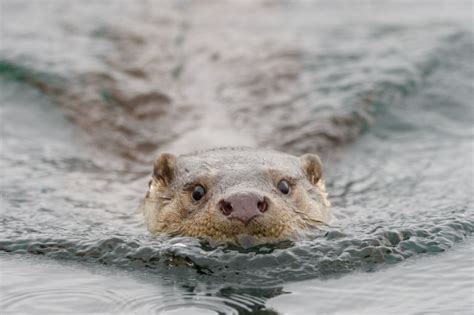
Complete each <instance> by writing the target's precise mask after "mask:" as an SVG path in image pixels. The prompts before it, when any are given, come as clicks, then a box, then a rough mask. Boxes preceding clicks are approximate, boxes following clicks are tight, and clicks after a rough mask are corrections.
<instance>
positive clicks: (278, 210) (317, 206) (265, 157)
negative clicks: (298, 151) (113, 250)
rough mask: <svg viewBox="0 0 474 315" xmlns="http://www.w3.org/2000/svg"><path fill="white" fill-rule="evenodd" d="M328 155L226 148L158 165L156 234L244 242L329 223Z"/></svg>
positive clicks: (150, 204) (153, 194)
mask: <svg viewBox="0 0 474 315" xmlns="http://www.w3.org/2000/svg"><path fill="white" fill-rule="evenodd" d="M321 174H322V167H321V162H320V159H319V158H318V156H317V155H314V154H305V155H303V156H301V157H296V156H293V155H289V154H285V153H281V152H277V151H270V150H258V149H250V148H219V149H213V150H208V151H203V152H196V153H192V154H187V155H180V156H178V157H176V156H174V155H172V154H167V153H164V154H162V155H160V156H159V157H158V159H157V160H156V162H155V165H154V171H153V177H152V180H151V181H150V185H149V191H148V193H147V194H146V197H145V200H144V202H143V205H142V208H141V209H142V210H143V213H144V215H145V220H146V223H147V226H148V229H149V230H150V231H151V232H152V233H167V234H171V235H180V236H192V237H200V238H204V239H208V240H211V241H215V242H228V243H235V244H242V243H244V242H247V241H248V240H251V242H252V243H254V244H255V243H266V242H274V241H280V240H284V239H288V238H290V237H292V236H294V235H295V234H297V233H298V232H301V231H304V230H306V229H309V228H312V227H315V226H318V225H320V224H323V223H327V222H328V221H329V217H330V215H329V207H330V203H329V201H328V199H327V194H326V189H325V186H324V182H323V180H322V179H321Z"/></svg>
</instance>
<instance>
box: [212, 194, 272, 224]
mask: <svg viewBox="0 0 474 315" xmlns="http://www.w3.org/2000/svg"><path fill="white" fill-rule="evenodd" d="M267 208H268V204H267V201H266V199H265V197H263V196H261V195H259V194H257V193H253V192H252V193H237V194H233V195H230V196H229V197H227V198H225V199H222V200H221V201H219V209H220V211H221V212H222V213H223V214H224V215H225V216H226V217H227V218H228V219H237V220H239V221H241V222H242V223H243V224H245V225H247V224H248V223H249V222H250V221H251V220H252V219H254V218H255V217H257V216H259V215H261V214H262V213H264V212H265V211H267Z"/></svg>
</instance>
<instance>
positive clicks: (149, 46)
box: [0, 1, 474, 314]
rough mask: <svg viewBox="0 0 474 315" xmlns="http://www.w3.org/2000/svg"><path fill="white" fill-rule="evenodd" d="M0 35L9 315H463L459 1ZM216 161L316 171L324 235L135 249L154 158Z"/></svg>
mask: <svg viewBox="0 0 474 315" xmlns="http://www.w3.org/2000/svg"><path fill="white" fill-rule="evenodd" d="M380 12H383V15H382V14H381V13H380ZM1 18H2V26H1V28H0V30H1V38H2V42H1V45H0V77H1V79H0V80H1V83H0V104H1V105H2V106H1V112H0V114H1V118H0V119H1V122H2V123H1V139H2V143H1V159H0V163H1V170H2V180H1V181H0V187H1V192H2V195H1V196H2V202H1V205H2V207H1V209H2V214H1V220H2V224H1V227H0V228H1V234H0V235H1V236H0V250H1V251H0V261H1V270H2V272H1V289H0V290H1V291H0V292H1V296H2V298H1V301H0V309H1V310H2V311H3V312H5V313H15V312H22V313H25V312H26V313H31V314H44V313H55V312H56V313H74V312H76V313H93V312H95V313H127V314H129V313H137V314H143V313H166V314H216V313H217V314H227V313H229V314H250V313H256V314H278V313H282V314H315V313H317V312H323V313H338V314H344V313H356V314H360V313H397V314H399V313H423V312H440V313H460V314H467V313H471V312H472V309H473V308H474V299H473V284H474V281H473V280H474V279H473V276H472V274H473V272H472V271H473V270H472V266H473V246H472V245H473V242H472V232H473V229H474V218H473V197H472V191H474V189H473V188H474V187H473V186H474V183H473V178H474V177H473V175H474V174H473V173H474V168H473V134H474V129H473V127H472V126H473V118H474V112H473V106H472V102H471V100H472V98H473V96H474V95H473V85H472V84H473V80H472V79H473V74H474V67H473V60H472V51H473V43H474V42H473V36H472V35H473V32H472V31H473V30H472V18H473V17H472V3H470V2H457V3H454V4H453V3H448V2H440V1H438V2H436V1H434V2H420V3H418V4H407V3H405V2H391V1H390V2H388V1H387V2H383V3H371V2H359V3H353V4H350V3H330V2H327V3H326V2H318V3H316V4H313V3H300V4H296V3H294V2H285V1H280V2H265V1H263V2H249V3H243V2H235V3H234V2H232V3H227V4H220V3H217V2H212V1H211V2H205V3H202V2H200V3H197V2H190V1H179V2H159V3H158V2H152V1H150V2H145V1H144V2H133V3H132V2H118V3H108V2H101V3H93V4H92V3H88V4H83V3H80V2H72V3H71V2H68V3H67V4H66V3H62V2H59V1H49V2H42V3H29V2H21V1H3V2H2V3H1ZM19 21H21V23H20V22H19ZM228 143H233V144H245V145H258V146H264V147H273V148H277V149H280V150H283V151H286V152H290V153H294V154H300V153H302V152H312V151H315V150H316V151H317V152H320V153H321V154H322V156H323V161H324V164H325V170H326V176H327V182H328V190H329V192H330V199H331V201H332V203H333V221H332V222H331V226H329V227H327V228H325V229H324V230H323V231H320V232H319V233H317V234H315V235H312V236H311V237H309V238H308V239H306V240H298V241H289V242H283V243H281V244H276V245H265V246H260V247H257V248H251V249H245V250H244V249H239V248H229V247H218V248H214V247H211V246H209V245H208V244H206V243H203V242H199V241H198V240H195V239H190V238H171V239H170V238H167V237H162V236H160V237H156V236H152V235H149V234H148V233H147V231H146V228H145V226H144V224H143V219H142V218H141V216H140V215H139V214H137V213H135V212H134V210H135V209H136V207H137V205H138V204H139V201H140V199H141V197H142V196H143V194H144V193H145V188H146V183H147V181H148V174H149V171H150V165H151V160H152V159H153V158H154V157H155V156H156V154H157V153H158V152H160V151H163V150H171V151H173V152H181V151H186V150H191V149H193V148H195V147H199V148H200V147H202V146H215V145H222V144H228Z"/></svg>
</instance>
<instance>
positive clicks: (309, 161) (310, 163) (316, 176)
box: [300, 154, 323, 185]
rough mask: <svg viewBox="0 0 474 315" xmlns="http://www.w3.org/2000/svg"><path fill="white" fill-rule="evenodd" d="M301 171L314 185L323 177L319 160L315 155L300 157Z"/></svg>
mask: <svg viewBox="0 0 474 315" xmlns="http://www.w3.org/2000/svg"><path fill="white" fill-rule="evenodd" d="M300 159H301V162H302V164H303V170H304V171H305V174H306V177H307V178H308V180H309V181H310V183H311V184H313V185H316V184H317V183H318V182H319V180H320V179H321V176H322V175H323V165H322V163H321V159H320V158H319V156H317V155H316V154H304V155H302V156H301V157H300Z"/></svg>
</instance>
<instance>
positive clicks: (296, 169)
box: [176, 149, 303, 181]
mask: <svg viewBox="0 0 474 315" xmlns="http://www.w3.org/2000/svg"><path fill="white" fill-rule="evenodd" d="M176 171H177V175H178V177H181V178H182V179H183V180H192V179H193V178H195V177H204V176H217V177H219V178H224V179H227V181H229V179H233V180H234V181H243V180H245V179H253V178H260V177H262V175H263V174H266V173H268V172H272V171H274V172H278V173H281V174H282V175H284V176H289V177H295V178H297V177H301V176H302V175H303V171H302V167H301V161H300V159H299V158H298V157H296V156H293V155H289V154H285V153H281V152H276V151H269V150H254V149H239V150H235V149H221V150H213V151H205V152H199V153H196V154H189V155H184V156H179V157H178V159H177V170H176Z"/></svg>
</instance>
